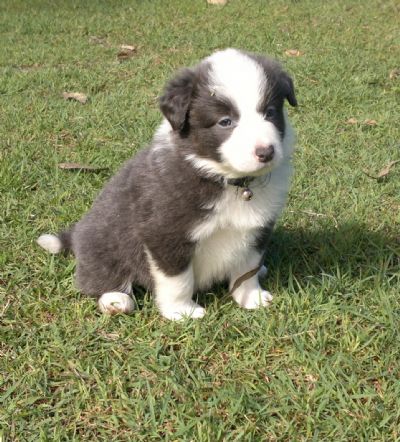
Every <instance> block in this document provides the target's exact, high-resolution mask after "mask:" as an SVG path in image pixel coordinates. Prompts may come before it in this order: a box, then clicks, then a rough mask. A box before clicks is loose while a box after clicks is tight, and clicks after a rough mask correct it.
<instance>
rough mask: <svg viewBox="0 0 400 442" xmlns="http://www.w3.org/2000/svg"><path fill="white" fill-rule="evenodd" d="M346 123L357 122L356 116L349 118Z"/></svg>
mask: <svg viewBox="0 0 400 442" xmlns="http://www.w3.org/2000/svg"><path fill="white" fill-rule="evenodd" d="M346 123H347V124H357V123H358V120H357V118H349V119H348V120H347V121H346Z"/></svg>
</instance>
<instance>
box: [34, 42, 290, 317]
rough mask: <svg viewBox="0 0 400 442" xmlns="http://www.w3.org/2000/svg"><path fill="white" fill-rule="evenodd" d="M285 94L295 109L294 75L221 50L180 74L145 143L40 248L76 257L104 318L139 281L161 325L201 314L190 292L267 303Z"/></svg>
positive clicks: (82, 281) (286, 164) (282, 183)
mask: <svg viewBox="0 0 400 442" xmlns="http://www.w3.org/2000/svg"><path fill="white" fill-rule="evenodd" d="M285 99H286V100H287V101H288V102H289V104H291V105H292V106H296V105H297V102H296V97H295V94H294V88H293V82H292V80H291V78H290V77H289V76H288V75H287V74H286V73H285V72H284V71H283V70H282V68H281V67H280V65H279V64H278V63H277V62H275V61H273V60H271V59H268V58H265V57H263V56H260V55H256V54H252V53H247V52H243V51H239V50H236V49H226V50H223V51H219V52H215V53H214V54H212V55H211V56H209V57H208V58H205V59H204V60H203V61H201V62H200V63H199V64H198V65H197V66H195V67H193V68H189V69H184V70H182V71H180V72H178V73H177V74H176V76H175V77H174V78H172V80H171V81H170V82H169V83H168V84H167V86H166V88H165V91H164V94H163V96H162V97H161V98H160V109H161V112H162V113H163V115H164V117H165V119H164V121H163V122H162V124H161V126H160V127H159V128H158V130H157V132H156V134H155V136H154V138H153V140H152V142H151V144H150V146H149V147H147V148H146V149H144V150H142V151H140V152H139V153H137V154H136V155H135V157H134V158H132V159H130V160H129V161H128V162H127V163H126V164H125V165H124V166H123V167H122V169H121V170H120V171H119V172H118V173H117V175H115V176H114V177H113V178H112V179H111V180H110V181H109V182H108V184H106V186H105V187H104V189H103V190H102V192H101V193H100V195H99V196H98V197H97V199H96V200H95V202H94V204H93V207H92V208H91V210H90V211H89V212H88V213H87V214H86V215H85V216H84V217H83V218H82V219H81V220H80V221H79V222H78V223H76V224H74V225H73V226H71V227H70V228H69V229H68V230H66V231H64V232H61V233H60V234H59V235H58V236H56V235H50V234H46V235H42V236H40V237H39V239H38V243H39V244H40V245H41V246H42V247H43V248H45V249H46V250H48V251H49V252H51V253H59V252H61V251H62V250H71V251H72V252H73V254H74V255H75V257H76V259H77V268H76V284H77V287H78V289H79V290H81V291H82V292H83V293H86V294H88V295H91V296H94V297H96V298H98V302H99V307H100V309H101V310H102V311H103V312H108V313H116V312H125V313H130V312H131V311H132V310H133V309H134V306H135V304H134V301H133V299H132V284H137V285H140V286H143V287H145V288H147V289H149V290H151V291H152V292H153V293H154V296H155V302H156V304H157V306H158V308H159V310H160V312H161V314H162V315H163V316H164V317H165V318H168V319H172V320H178V319H182V318H183V317H187V316H189V317H192V318H201V317H202V316H203V315H204V314H205V310H204V308H203V307H201V306H200V305H198V304H197V303H196V302H195V301H194V300H193V299H192V298H193V295H194V293H195V292H196V291H198V290H204V289H206V288H208V287H210V286H211V285H212V284H213V283H215V282H218V281H223V280H228V281H229V283H230V291H231V294H232V297H233V299H234V300H235V301H236V302H237V303H238V304H239V305H240V306H242V307H244V308H247V309H255V308H258V307H261V306H266V305H268V303H269V302H270V301H271V300H272V296H271V294H270V293H269V292H267V291H266V290H264V289H263V288H261V287H260V284H259V277H260V276H262V275H263V274H265V270H266V269H265V267H264V266H262V261H263V256H264V252H265V248H266V240H267V238H268V236H269V233H270V231H271V229H272V228H273V226H274V223H275V221H276V219H277V217H278V216H279V214H280V212H281V210H282V208H283V207H284V205H285V200H286V195H287V192H288V188H289V181H290V175H291V154H292V144H293V136H292V131H291V129H290V126H289V123H288V120H287V116H286V112H285V110H284V108H283V106H284V101H285Z"/></svg>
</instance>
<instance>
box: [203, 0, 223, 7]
mask: <svg viewBox="0 0 400 442" xmlns="http://www.w3.org/2000/svg"><path fill="white" fill-rule="evenodd" d="M207 3H208V4H209V5H222V6H223V5H226V4H227V3H228V0H207Z"/></svg>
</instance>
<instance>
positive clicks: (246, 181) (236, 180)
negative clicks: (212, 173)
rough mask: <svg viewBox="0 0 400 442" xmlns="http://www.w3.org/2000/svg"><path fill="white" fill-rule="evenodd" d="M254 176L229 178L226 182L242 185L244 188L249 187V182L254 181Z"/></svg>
mask: <svg viewBox="0 0 400 442" xmlns="http://www.w3.org/2000/svg"><path fill="white" fill-rule="evenodd" d="M254 179H255V177H254V176H244V177H242V178H228V179H227V180H226V183H227V184H229V185H231V186H235V187H241V188H243V189H245V188H248V187H249V184H250V183H251V182H252V181H254Z"/></svg>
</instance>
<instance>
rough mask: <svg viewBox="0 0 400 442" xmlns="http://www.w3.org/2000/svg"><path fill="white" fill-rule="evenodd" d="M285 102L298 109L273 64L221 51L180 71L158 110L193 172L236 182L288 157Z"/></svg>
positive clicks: (288, 85) (284, 77) (282, 75)
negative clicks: (218, 175)
mask: <svg viewBox="0 0 400 442" xmlns="http://www.w3.org/2000/svg"><path fill="white" fill-rule="evenodd" d="M285 100H288V102H289V104H291V105H292V106H296V105H297V101H296V97H295V93H294V87H293V82H292V80H291V78H290V77H289V76H288V75H287V74H286V73H285V72H284V71H283V70H282V68H281V67H280V65H279V64H278V63H277V62H275V61H273V60H271V59H268V58H265V57H262V56H259V55H255V54H250V53H245V52H241V51H238V50H235V49H226V50H224V51H220V52H216V53H214V54H213V55H211V56H210V57H208V58H206V59H205V60H203V61H202V62H201V63H200V64H199V65H197V66H196V67H194V68H192V69H184V70H182V71H180V72H179V73H178V74H177V76H176V77H175V78H173V79H172V80H171V81H170V82H169V83H168V84H167V86H166V89H165V92H164V95H163V96H162V97H161V99H160V108H161V111H162V112H163V114H164V116H165V117H166V119H167V120H168V121H169V123H170V125H171V127H172V130H173V133H174V134H175V140H177V144H179V145H180V146H181V147H182V149H183V150H184V151H185V155H186V157H187V158H188V159H189V160H190V161H192V163H193V164H194V165H195V166H197V167H199V168H201V169H203V170H205V171H207V172H208V173H214V174H221V175H223V176H225V177H228V178H238V177H242V176H247V175H253V176H257V175H262V174H265V173H267V172H268V171H270V170H272V169H273V168H274V167H277V166H278V165H279V164H280V163H281V162H282V160H283V159H284V158H285V156H287V155H288V154H289V152H287V146H286V144H287V143H286V142H285V139H286V132H287V122H286V116H285V111H284V108H283V105H284V101H285Z"/></svg>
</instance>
